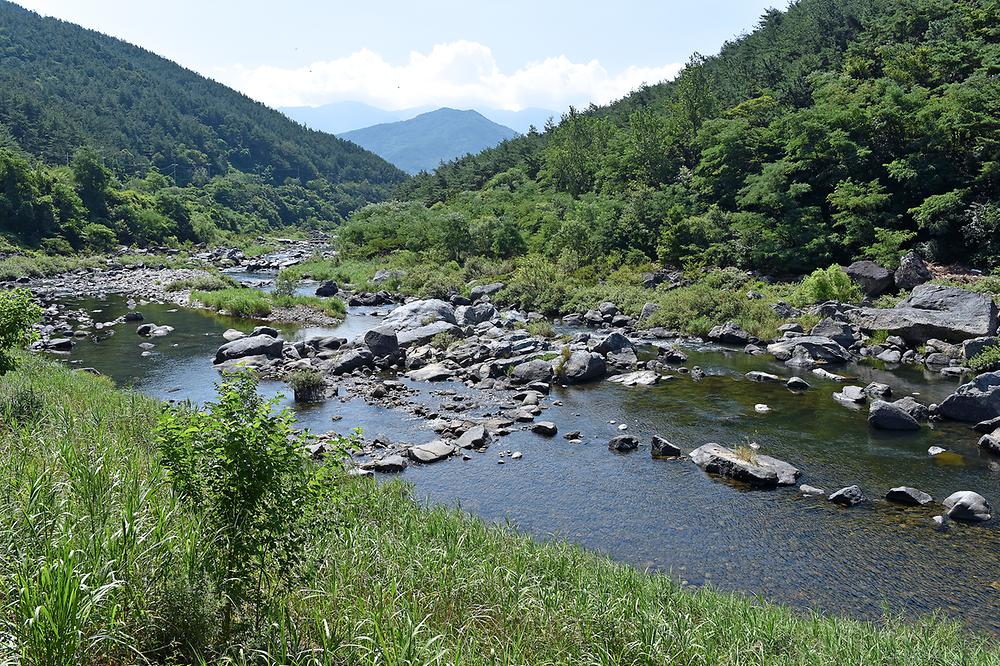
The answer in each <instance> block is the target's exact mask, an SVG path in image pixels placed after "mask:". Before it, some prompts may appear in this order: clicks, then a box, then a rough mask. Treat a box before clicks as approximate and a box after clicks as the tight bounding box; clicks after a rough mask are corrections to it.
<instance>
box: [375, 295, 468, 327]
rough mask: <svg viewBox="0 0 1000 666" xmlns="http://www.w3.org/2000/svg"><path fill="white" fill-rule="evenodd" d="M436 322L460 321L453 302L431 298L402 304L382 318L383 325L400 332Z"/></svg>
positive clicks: (449, 322)
mask: <svg viewBox="0 0 1000 666" xmlns="http://www.w3.org/2000/svg"><path fill="white" fill-rule="evenodd" d="M435 322H445V323H448V324H453V325H455V324H457V323H458V322H457V320H456V319H455V308H454V307H453V306H452V305H451V303H447V302H445V301H442V300H440V299H436V298H431V299H427V300H422V301H413V302H411V303H407V304H405V305H400V306H399V307H397V308H396V309H394V310H393V311H392V312H390V313H389V314H388V315H386V317H385V319H383V320H382V326H385V327H388V328H390V329H392V330H394V331H396V332H397V334H398V333H400V332H403V331H411V330H415V329H418V328H422V327H425V326H427V325H428V324H433V323H435Z"/></svg>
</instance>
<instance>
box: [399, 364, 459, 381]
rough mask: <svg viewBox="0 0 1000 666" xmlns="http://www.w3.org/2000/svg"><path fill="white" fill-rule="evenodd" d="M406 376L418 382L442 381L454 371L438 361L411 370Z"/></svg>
mask: <svg viewBox="0 0 1000 666" xmlns="http://www.w3.org/2000/svg"><path fill="white" fill-rule="evenodd" d="M406 376H407V377H409V378H410V379H412V380H414V381H418V382H443V381H445V380H447V379H451V378H452V377H454V376H455V372H454V371H453V370H451V369H450V368H448V367H446V366H444V365H442V364H440V363H431V364H430V365H425V366H424V367H422V368H420V369H418V370H411V371H410V372H408V373H406Z"/></svg>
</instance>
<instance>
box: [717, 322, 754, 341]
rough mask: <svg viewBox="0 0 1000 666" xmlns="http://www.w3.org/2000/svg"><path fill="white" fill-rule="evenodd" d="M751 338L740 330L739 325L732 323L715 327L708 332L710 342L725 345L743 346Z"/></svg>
mask: <svg viewBox="0 0 1000 666" xmlns="http://www.w3.org/2000/svg"><path fill="white" fill-rule="evenodd" d="M752 337H753V336H751V335H750V334H749V333H747V332H746V331H744V330H743V329H742V328H740V326H739V324H734V323H733V322H728V323H725V324H722V325H721V326H716V327H715V328H713V329H712V330H711V331H709V332H708V339H709V340H712V341H713V342H721V343H722V344H725V345H739V346H745V345H746V344H747V343H748V342H750V339H751V338H752Z"/></svg>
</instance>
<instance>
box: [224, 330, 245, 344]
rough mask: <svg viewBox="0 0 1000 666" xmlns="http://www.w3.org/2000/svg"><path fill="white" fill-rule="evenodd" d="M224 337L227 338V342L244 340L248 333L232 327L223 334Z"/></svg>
mask: <svg viewBox="0 0 1000 666" xmlns="http://www.w3.org/2000/svg"><path fill="white" fill-rule="evenodd" d="M222 337H223V339H224V340H226V342H235V341H236V340H242V339H243V338H245V337H247V334H246V333H244V332H243V331H237V330H236V329H235V328H230V329H227V330H226V332H225V333H223V334H222Z"/></svg>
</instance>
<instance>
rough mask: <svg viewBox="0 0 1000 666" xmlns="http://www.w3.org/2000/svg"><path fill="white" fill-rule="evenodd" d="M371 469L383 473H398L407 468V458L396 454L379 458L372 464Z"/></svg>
mask: <svg viewBox="0 0 1000 666" xmlns="http://www.w3.org/2000/svg"><path fill="white" fill-rule="evenodd" d="M371 469H372V470H373V471H375V472H380V473H382V474H397V473H399V472H402V471H403V470H404V469H406V458H404V457H403V456H401V455H395V454H394V455H391V456H386V457H384V458H379V459H378V460H376V461H375V462H373V463H372V464H371Z"/></svg>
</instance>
